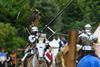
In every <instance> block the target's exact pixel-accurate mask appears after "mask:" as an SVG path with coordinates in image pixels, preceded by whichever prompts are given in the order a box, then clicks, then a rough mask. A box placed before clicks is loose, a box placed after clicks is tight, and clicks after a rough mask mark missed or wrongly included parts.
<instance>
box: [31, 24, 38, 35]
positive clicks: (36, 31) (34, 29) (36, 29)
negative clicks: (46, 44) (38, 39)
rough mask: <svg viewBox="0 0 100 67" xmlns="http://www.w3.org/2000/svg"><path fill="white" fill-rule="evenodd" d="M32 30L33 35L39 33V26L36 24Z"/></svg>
mask: <svg viewBox="0 0 100 67" xmlns="http://www.w3.org/2000/svg"><path fill="white" fill-rule="evenodd" d="M31 32H32V34H33V35H35V36H36V35H37V34H38V27H36V26H33V27H31Z"/></svg>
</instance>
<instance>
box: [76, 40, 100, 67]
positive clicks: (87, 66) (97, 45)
mask: <svg viewBox="0 0 100 67" xmlns="http://www.w3.org/2000/svg"><path fill="white" fill-rule="evenodd" d="M92 47H93V49H94V53H93V54H88V55H86V56H84V57H83V58H82V59H81V60H80V61H79V63H78V64H77V67H100V42H98V39H94V41H93V44H92Z"/></svg>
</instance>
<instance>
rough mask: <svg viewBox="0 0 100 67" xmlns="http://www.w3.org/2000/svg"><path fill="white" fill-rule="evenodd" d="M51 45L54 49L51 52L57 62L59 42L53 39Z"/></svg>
mask: <svg viewBox="0 0 100 67" xmlns="http://www.w3.org/2000/svg"><path fill="white" fill-rule="evenodd" d="M49 45H50V46H51V47H52V48H54V49H52V50H51V52H52V54H53V60H55V58H56V56H57V54H58V51H59V42H58V41H57V40H55V39H53V40H52V41H51V42H50V43H49Z"/></svg>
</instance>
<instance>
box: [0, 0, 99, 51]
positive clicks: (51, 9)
mask: <svg viewBox="0 0 100 67" xmlns="http://www.w3.org/2000/svg"><path fill="white" fill-rule="evenodd" d="M69 1H70V0H0V48H6V49H7V50H12V49H17V48H19V47H22V46H25V45H26V42H27V37H28V33H27V31H26V30H25V27H28V28H29V25H30V23H31V22H30V21H29V19H28V17H29V16H30V15H31V14H32V10H34V9H38V10H39V11H40V12H41V20H40V25H39V29H40V30H42V28H43V27H44V26H45V25H46V24H48V23H49V22H50V21H51V20H52V19H53V18H54V16H55V15H56V14H57V12H58V11H60V10H61V9H62V8H63V7H64V6H65V5H66V4H67V3H68V2H69ZM99 18H100V0H73V2H72V3H71V4H70V6H69V7H68V8H66V9H65V10H64V12H63V13H62V14H61V15H60V16H59V17H58V18H57V19H56V20H55V22H53V23H51V24H50V27H51V28H52V29H53V30H55V31H56V32H62V33H67V32H68V31H69V30H72V29H77V30H81V29H82V28H83V27H84V25H85V24H87V23H90V24H91V25H92V26H93V30H94V29H95V28H96V27H97V26H98V24H99V23H100V19H99ZM44 32H46V33H47V32H49V31H48V30H44Z"/></svg>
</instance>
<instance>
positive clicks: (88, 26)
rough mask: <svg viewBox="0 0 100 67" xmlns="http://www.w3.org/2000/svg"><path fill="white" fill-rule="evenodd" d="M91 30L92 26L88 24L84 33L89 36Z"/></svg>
mask: <svg viewBox="0 0 100 67" xmlns="http://www.w3.org/2000/svg"><path fill="white" fill-rule="evenodd" d="M91 29H92V26H91V25H90V24H86V25H85V32H86V33H88V34H91Z"/></svg>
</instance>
